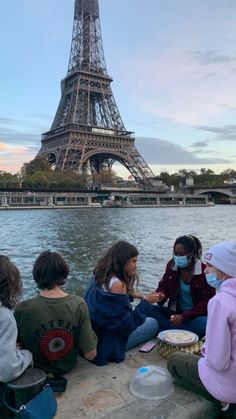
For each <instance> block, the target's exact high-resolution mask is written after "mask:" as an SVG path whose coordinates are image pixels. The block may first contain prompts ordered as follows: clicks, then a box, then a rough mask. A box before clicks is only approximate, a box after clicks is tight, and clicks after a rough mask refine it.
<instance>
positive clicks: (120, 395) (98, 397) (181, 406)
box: [55, 348, 217, 419]
mask: <svg viewBox="0 0 236 419" xmlns="http://www.w3.org/2000/svg"><path fill="white" fill-rule="evenodd" d="M154 364H155V365H159V366H161V367H166V361H165V360H164V359H162V358H161V357H160V356H159V354H158V352H157V350H156V348H154V349H153V350H152V351H151V352H149V353H140V352H138V348H134V349H132V350H131V351H129V352H127V354H126V359H125V361H124V362H122V363H120V364H116V363H110V364H109V365H106V366H103V367H97V366H95V365H93V364H91V363H89V362H88V361H86V360H84V359H83V358H80V357H79V358H78V364H77V367H76V368H75V369H74V370H73V371H72V372H71V373H69V374H67V376H66V377H67V379H68V384H67V389H66V392H65V393H63V394H61V395H58V396H57V402H58V411H57V415H56V417H55V418H56V419H65V418H67V419H99V418H103V419H134V418H136V419H190V418H191V419H213V418H214V419H215V418H216V417H217V416H216V409H215V407H214V404H213V403H211V402H209V401H207V400H205V399H203V398H202V397H200V396H197V395H195V394H193V393H191V392H189V391H188V390H185V389H183V388H182V387H179V386H176V385H175V393H174V394H173V395H172V396H170V397H169V398H168V399H165V400H144V399H140V398H137V397H135V396H133V395H132V394H131V393H130V391H129V383H130V380H131V377H132V375H133V374H134V373H135V371H136V369H137V368H139V367H143V366H147V365H154Z"/></svg>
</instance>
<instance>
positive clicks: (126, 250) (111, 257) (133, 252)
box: [94, 240, 138, 294]
mask: <svg viewBox="0 0 236 419" xmlns="http://www.w3.org/2000/svg"><path fill="white" fill-rule="evenodd" d="M136 256H138V250H137V249H136V247H135V246H133V245H132V244H130V243H128V242H126V241H124V240H119V241H117V242H115V243H113V245H112V246H111V247H110V248H109V249H108V250H107V252H106V253H105V254H104V255H103V256H102V257H101V259H100V260H99V261H98V264H97V266H96V268H95V269H94V276H95V281H96V284H97V285H99V286H103V285H104V286H105V288H106V289H107V290H108V291H109V282H110V279H111V277H112V276H113V275H115V276H116V277H117V278H118V279H119V280H120V281H121V282H123V283H124V284H125V286H126V289H127V293H128V294H133V287H134V283H135V281H136V282H138V275H137V273H135V274H134V275H128V274H127V272H126V271H125V265H126V263H127V262H128V261H129V260H130V259H131V258H133V257H136Z"/></svg>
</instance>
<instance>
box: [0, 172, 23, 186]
mask: <svg viewBox="0 0 236 419" xmlns="http://www.w3.org/2000/svg"><path fill="white" fill-rule="evenodd" d="M0 187H2V188H19V187H20V179H19V177H18V175H13V174H12V173H10V172H5V171H3V170H1V171H0Z"/></svg>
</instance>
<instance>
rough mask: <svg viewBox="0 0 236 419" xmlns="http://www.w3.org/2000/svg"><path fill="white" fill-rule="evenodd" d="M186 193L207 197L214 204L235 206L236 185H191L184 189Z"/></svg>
mask: <svg viewBox="0 0 236 419" xmlns="http://www.w3.org/2000/svg"><path fill="white" fill-rule="evenodd" d="M184 189H185V190H186V193H192V194H194V195H195V194H197V195H208V197H209V198H210V199H211V200H213V201H214V202H215V203H216V204H236V184H233V185H219V186H210V185H193V186H187V187H185V188H184Z"/></svg>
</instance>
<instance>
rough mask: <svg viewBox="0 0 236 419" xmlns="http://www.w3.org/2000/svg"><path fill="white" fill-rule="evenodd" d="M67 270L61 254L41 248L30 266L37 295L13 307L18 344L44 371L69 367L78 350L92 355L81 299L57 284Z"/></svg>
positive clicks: (93, 340) (91, 336) (91, 339)
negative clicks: (44, 250)
mask: <svg viewBox="0 0 236 419" xmlns="http://www.w3.org/2000/svg"><path fill="white" fill-rule="evenodd" d="M68 273H69V268H68V265H67V263H66V262H65V260H64V259H63V258H62V256H60V255H59V254H57V253H51V252H49V251H46V252H43V253H42V254H41V255H40V256H39V257H38V259H37V260H36V262H35V264H34V269H33V276H34V279H35V281H36V283H37V285H38V287H39V289H40V290H41V292H40V295H38V296H36V297H34V298H31V299H29V300H26V301H23V302H21V303H20V304H19V305H18V306H17V307H16V311H15V317H16V321H17V325H18V331H19V339H18V340H19V343H20V345H21V347H22V348H27V349H30V350H31V352H32V354H33V358H34V365H35V366H36V367H40V368H42V369H44V370H46V371H47V372H53V373H66V372H69V371H71V369H72V368H73V367H74V366H75V365H76V362H77V355H78V350H80V351H81V352H82V354H84V356H85V358H87V359H88V360H92V359H93V358H94V357H95V356H96V336H95V335H94V333H93V331H92V327H91V323H90V319H89V314H88V308H87V305H86V303H85V301H84V300H83V299H82V298H81V297H79V296H76V295H70V294H66V293H65V292H64V291H63V290H62V288H61V286H62V285H64V284H65V280H66V278H67V275H68Z"/></svg>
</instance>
